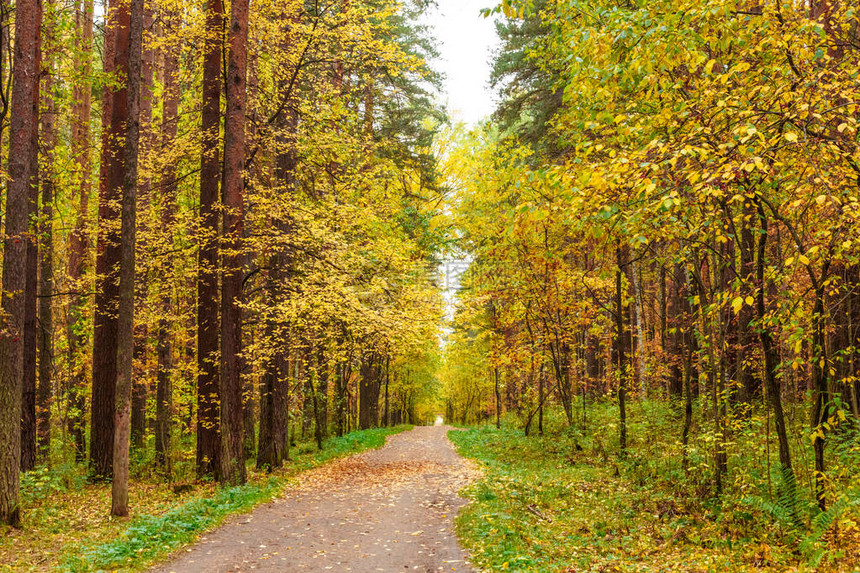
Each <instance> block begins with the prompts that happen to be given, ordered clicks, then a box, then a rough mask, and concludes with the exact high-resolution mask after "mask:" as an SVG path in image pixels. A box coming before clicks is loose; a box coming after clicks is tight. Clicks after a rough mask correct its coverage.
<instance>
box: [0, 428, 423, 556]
mask: <svg viewBox="0 0 860 573" xmlns="http://www.w3.org/2000/svg"><path fill="white" fill-rule="evenodd" d="M409 429H411V426H398V427H395V428H379V429H374V430H364V431H357V432H352V433H350V434H347V435H345V436H342V437H337V438H330V439H328V440H327V441H326V442H325V444H324V448H323V450H322V451H318V450H317V449H316V446H315V445H314V444H313V443H310V442H300V443H299V444H297V445H296V446H294V447H293V448H291V452H290V453H291V461H289V462H288V463H287V464H285V466H284V467H283V468H281V469H279V470H277V471H275V472H272V473H267V472H265V471H257V470H256V469H254V468H253V465H252V464H249V468H248V472H249V473H248V483H246V484H245V485H243V486H238V487H233V488H220V487H218V485H217V484H215V483H213V482H201V483H194V482H193V473H194V469H193V459H194V452H193V444H191V446H192V447H191V449H190V450H189V451H187V452H184V453H183V456H185V457H187V458H188V461H184V462H182V465H183V469H182V470H181V471H180V470H176V471H178V472H179V473H181V474H182V475H185V476H186V477H187V478H188V479H189V480H191V481H187V482H183V483H180V484H177V483H174V484H170V483H167V481H166V480H165V479H164V478H163V477H162V476H160V475H158V474H157V472H155V471H154V470H153V469H152V463H151V455H150V457H149V458H141V459H137V460H135V461H136V463H135V464H133V478H132V483H131V487H130V490H131V491H130V493H131V509H132V517H131V518H130V519H116V518H111V517H110V516H109V515H108V513H109V511H108V510H109V508H110V495H111V494H110V490H111V486H110V484H105V483H100V484H99V483H96V484H93V483H88V482H87V480H86V470H85V468H84V467H83V466H81V465H78V464H74V463H69V462H65V463H60V462H59V461H57V462H56V463H54V464H53V466H52V467H47V466H45V467H39V468H37V469H36V470H35V471H33V472H29V473H27V474H24V477H23V479H22V499H23V516H24V523H23V528H22V529H11V530H10V529H3V528H0V572H2V573H6V572H13V571H14V572H15V573H17V572H19V571H21V572H22V571H69V572H72V573H79V572H81V573H83V572H88V571H116V570H123V571H136V570H141V569H143V568H145V567H147V566H148V565H150V564H152V563H153V562H156V561H157V560H160V559H164V557H165V556H167V555H169V554H170V553H172V552H174V551H176V550H177V549H179V548H181V547H184V546H186V545H188V544H190V543H194V542H196V541H197V540H198V539H199V538H200V536H201V535H204V534H205V533H206V532H207V531H211V530H213V529H214V528H216V527H217V526H218V525H219V524H221V523H222V522H224V521H225V519H227V518H228V517H229V516H231V515H236V514H240V513H247V512H248V511H250V510H252V509H253V508H254V507H256V506H258V505H259V504H261V503H264V502H268V501H270V500H272V499H273V498H275V497H277V496H279V495H283V493H284V492H285V491H287V490H289V488H291V487H293V486H294V485H296V483H303V481H300V480H303V476H304V474H303V473H301V472H305V470H311V472H310V473H313V468H318V467H322V468H323V471H327V470H325V467H326V466H325V464H329V463H331V462H332V460H336V459H341V458H344V457H345V456H349V455H352V454H357V453H360V452H363V451H365V450H368V449H372V448H379V447H382V446H383V445H384V444H385V440H386V437H388V436H390V435H392V434H397V433H399V432H402V431H404V430H409ZM146 451H147V452H148V453H149V454H151V448H147V449H146ZM177 465H179V461H177ZM176 485H182V487H181V488H179V489H177V488H175V487H174V486H176Z"/></svg>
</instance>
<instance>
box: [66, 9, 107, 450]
mask: <svg viewBox="0 0 860 573" xmlns="http://www.w3.org/2000/svg"><path fill="white" fill-rule="evenodd" d="M75 19H76V23H77V35H76V37H75V48H76V49H75V53H76V54H78V58H79V59H78V60H77V62H76V64H77V68H78V70H79V72H80V74H81V78H80V79H79V80H77V81H76V82H75V86H74V110H73V114H72V115H73V118H72V157H74V159H75V163H76V164H77V166H78V169H77V170H76V172H75V184H76V185H77V186H78V194H79V199H78V212H77V216H76V218H75V227H74V229H73V230H72V232H71V233H70V235H69V260H68V267H67V271H68V279H69V284H70V289H71V291H72V295H71V299H70V301H69V312H68V322H67V323H66V331H67V340H68V361H69V365H70V367H69V381H68V385H67V387H66V389H65V392H64V393H65V396H66V404H67V407H66V410H67V412H68V414H67V415H68V419H67V429H68V432H69V435H70V436H71V437H72V441H73V443H74V446H75V459H76V460H77V461H79V462H80V461H83V460H84V458H85V457H86V443H85V439H84V430H85V428H84V424H85V421H84V411H85V409H86V402H85V393H86V390H85V386H86V374H85V372H84V356H83V354H84V353H85V348H84V347H85V345H86V344H85V338H86V337H85V335H84V332H83V330H84V324H85V320H84V313H85V312H86V304H87V298H88V295H87V294H86V291H87V290H89V289H88V288H87V287H86V286H85V285H84V284H83V277H84V269H85V267H86V262H87V253H88V252H89V237H88V236H87V219H88V214H89V201H90V192H91V176H90V166H91V160H90V112H91V107H92V103H91V102H92V100H91V95H90V91H91V88H90V73H91V69H90V68H91V66H92V55H91V53H92V43H93V0H84V2H83V8H82V9H81V8H80V7H78V8H76V13H75ZM105 57H107V54H105Z"/></svg>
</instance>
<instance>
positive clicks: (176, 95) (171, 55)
mask: <svg viewBox="0 0 860 573" xmlns="http://www.w3.org/2000/svg"><path fill="white" fill-rule="evenodd" d="M177 23H178V18H177V16H176V13H175V12H173V11H167V12H165V14H164V24H163V25H164V30H165V32H168V33H174V32H175V31H176V30H175V27H176V25H177ZM179 100H180V87H179V56H178V53H177V51H176V49H175V48H174V47H173V46H170V47H168V48H167V49H166V50H165V52H164V96H163V103H162V114H161V145H162V148H165V149H168V148H169V146H170V145H171V144H172V143H173V141H174V140H175V139H176V134H177V130H178V126H179ZM161 173H162V175H161V193H162V195H161V197H162V199H161V226H162V232H163V233H164V240H165V242H166V243H167V244H168V245H169V244H171V243H172V242H173V225H174V210H175V208H176V192H177V182H176V165H175V163H174V162H172V161H168V162H167V163H166V164H165V165H164V167H163V168H162V172H161ZM163 276H165V277H167V276H170V274H169V272H168V273H163ZM160 299H161V300H160V305H161V317H160V318H159V321H158V336H157V343H156V346H157V350H156V352H157V355H158V367H157V368H158V371H157V373H156V389H155V462H156V464H157V465H158V466H159V467H161V468H162V470H163V471H164V472H165V474H167V475H170V471H171V466H170V433H171V416H172V411H173V385H172V383H171V378H170V375H171V370H172V369H173V360H172V358H173V348H172V340H171V334H170V329H171V322H172V316H173V314H174V310H173V303H172V297H171V282H170V280H169V279H168V278H165V279H164V280H163V282H162V285H161V295H160Z"/></svg>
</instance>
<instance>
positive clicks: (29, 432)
mask: <svg viewBox="0 0 860 573" xmlns="http://www.w3.org/2000/svg"><path fill="white" fill-rule="evenodd" d="M39 10H40V15H39V17H40V20H41V6H40V7H39ZM41 42H42V38H41V26H39V29H38V30H37V32H36V69H37V70H38V71H39V72H41V70H42V64H41V59H42V50H41ZM39 87H40V86H39V74H37V76H36V89H35V91H34V92H33V101H32V102H31V105H32V107H33V109H34V111H33V117H35V118H36V129H34V130H33V131H32V132H30V137H32V138H33V141H32V143H31V145H30V154H31V157H30V163H31V164H32V165H33V169H32V171H31V173H30V185H29V202H28V213H27V221H28V227H29V229H28V230H29V233H28V234H27V236H26V243H27V263H26V264H27V268H26V271H25V272H26V273H27V274H26V276H25V279H24V355H23V358H22V368H23V374H22V376H23V378H22V396H21V471H25V472H28V471H30V470H32V469H33V468H35V467H36V346H37V340H36V339H37V336H36V318H37V316H36V314H37V308H36V306H37V305H36V301H37V296H36V295H37V290H38V288H39V285H38V282H37V281H38V278H37V275H38V268H39V245H38V241H37V240H36V237H37V236H38V234H39V229H38V224H37V221H36V219H37V217H38V214H39V127H38V126H39V124H38V121H39V105H40V103H41V100H40V98H39Z"/></svg>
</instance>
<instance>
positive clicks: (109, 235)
mask: <svg viewBox="0 0 860 573" xmlns="http://www.w3.org/2000/svg"><path fill="white" fill-rule="evenodd" d="M129 19H130V11H129V6H128V4H127V3H125V2H121V1H119V0H113V2H111V5H110V6H109V7H108V21H107V29H106V30H105V48H104V50H105V60H104V62H105V63H104V71H105V73H116V74H117V75H119V76H120V77H124V78H128V77H129V75H128V38H129ZM127 108H128V90H127V86H126V83H125V82H120V83H119V84H118V85H116V86H115V87H113V88H111V87H105V90H104V99H103V102H102V111H103V113H102V130H103V131H102V155H101V169H100V172H99V234H98V239H97V242H96V275H97V277H96V297H95V299H96V300H95V303H96V310H95V318H94V324H95V329H94V331H93V381H92V406H91V412H92V414H91V418H90V472H91V474H92V477H93V478H94V479H107V478H109V477H111V476H112V475H113V445H114V431H115V426H114V422H115V410H116V382H117V362H116V357H117V337H118V335H119V330H118V329H119V323H118V318H117V317H118V310H119V309H118V304H119V264H120V257H121V254H120V242H121V241H120V226H121V223H120V221H121V214H120V212H119V210H118V209H117V205H119V204H120V202H121V199H122V186H123V176H124V154H123V148H122V145H121V142H122V138H123V137H124V136H125V128H126V114H127V113H128V109H127Z"/></svg>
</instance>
